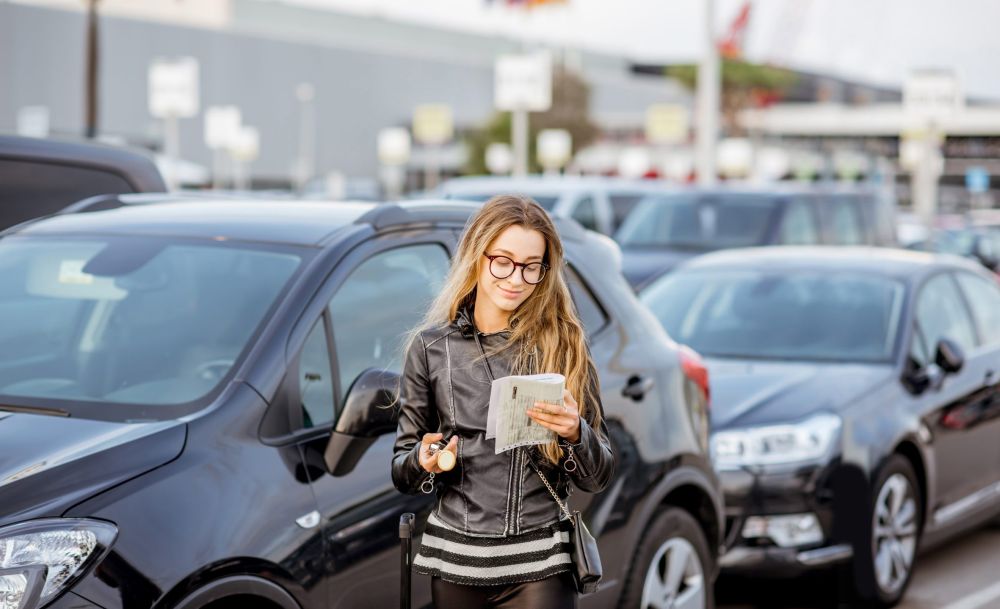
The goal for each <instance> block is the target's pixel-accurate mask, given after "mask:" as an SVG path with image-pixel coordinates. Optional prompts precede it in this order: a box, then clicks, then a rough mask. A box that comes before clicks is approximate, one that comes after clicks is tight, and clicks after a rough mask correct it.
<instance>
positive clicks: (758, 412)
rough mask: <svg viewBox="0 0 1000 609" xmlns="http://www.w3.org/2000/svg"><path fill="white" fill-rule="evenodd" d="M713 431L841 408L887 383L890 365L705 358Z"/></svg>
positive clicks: (890, 372) (780, 420)
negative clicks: (710, 396)
mask: <svg viewBox="0 0 1000 609" xmlns="http://www.w3.org/2000/svg"><path fill="white" fill-rule="evenodd" d="M705 363H706V366H707V367H708V379H709V387H710V389H711V395H712V403H711V413H712V429H713V430H715V431H718V430H720V429H726V428H731V427H754V426H758V425H771V424H776V423H786V422H792V421H797V420H801V419H804V418H807V417H809V416H810V415H812V414H815V413H818V412H838V411H840V410H842V409H844V408H846V407H847V406H850V405H851V404H853V403H854V402H855V401H856V399H857V397H858V396H859V395H862V394H864V393H865V392H866V391H868V390H870V389H872V388H873V387H875V386H877V385H879V384H881V383H884V382H886V381H888V380H889V379H890V378H891V377H892V367H891V366H889V365H888V364H841V363H830V364H827V363H801V362H766V361H760V360H739V359H720V358H712V357H708V358H705Z"/></svg>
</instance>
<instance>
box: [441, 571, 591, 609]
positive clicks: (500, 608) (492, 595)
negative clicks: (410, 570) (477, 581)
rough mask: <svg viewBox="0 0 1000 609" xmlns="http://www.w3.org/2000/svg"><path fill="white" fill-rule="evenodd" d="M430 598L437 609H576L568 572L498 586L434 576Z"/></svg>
mask: <svg viewBox="0 0 1000 609" xmlns="http://www.w3.org/2000/svg"><path fill="white" fill-rule="evenodd" d="M431 597H432V598H433V599H434V607H435V608H436V609H479V608H482V609H576V587H575V586H574V585H573V576H572V575H570V574H569V573H559V574H557V575H552V576H550V577H546V578H545V579H542V580H539V581H535V582H526V583H523V584H506V585H500V586H465V585H462V584H453V583H451V582H446V581H444V580H443V579H441V578H440V577H435V578H432V579H431Z"/></svg>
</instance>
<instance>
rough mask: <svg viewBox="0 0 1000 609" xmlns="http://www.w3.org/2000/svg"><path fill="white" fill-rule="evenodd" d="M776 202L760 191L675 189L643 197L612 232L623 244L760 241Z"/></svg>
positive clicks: (694, 245) (706, 245)
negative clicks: (715, 191)
mask: <svg viewBox="0 0 1000 609" xmlns="http://www.w3.org/2000/svg"><path fill="white" fill-rule="evenodd" d="M777 213H778V201H777V200H775V199H774V198H771V197H768V196H761V195H747V194H701V193H676V194H669V195H652V196H649V197H646V198H644V199H643V200H642V201H641V202H639V204H638V205H637V206H636V208H635V210H634V211H633V212H632V213H631V214H629V216H628V217H627V218H626V219H625V222H624V223H622V225H621V228H619V229H618V231H617V232H616V233H615V240H616V241H617V242H618V243H619V244H621V245H622V246H623V247H663V248H680V249H698V250H711V249H721V248H729V247H747V246H753V245H761V244H763V243H764V242H765V239H766V238H767V235H768V231H769V230H770V229H771V227H772V225H773V224H774V222H775V221H776V216H777Z"/></svg>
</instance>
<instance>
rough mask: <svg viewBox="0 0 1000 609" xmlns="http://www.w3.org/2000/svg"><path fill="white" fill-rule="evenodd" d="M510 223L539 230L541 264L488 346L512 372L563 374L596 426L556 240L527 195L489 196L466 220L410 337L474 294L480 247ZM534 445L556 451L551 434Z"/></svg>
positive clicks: (452, 313) (579, 331)
mask: <svg viewBox="0 0 1000 609" xmlns="http://www.w3.org/2000/svg"><path fill="white" fill-rule="evenodd" d="M515 225H517V226H521V227H523V228H525V229H529V230H536V231H538V232H540V233H541V234H542V236H543V237H544V238H545V255H544V257H543V261H544V262H545V263H546V264H547V265H548V266H549V269H548V271H547V272H546V273H545V277H544V278H543V279H542V281H541V282H540V283H539V284H537V285H536V286H535V289H534V291H533V292H532V293H531V294H530V295H529V296H528V298H527V299H526V300H525V301H524V302H523V303H521V304H520V305H519V306H518V307H517V309H515V310H514V311H513V312H512V313H511V316H510V321H509V327H510V330H511V334H510V338H509V339H508V340H507V342H506V344H505V345H503V346H501V347H500V348H499V349H496V350H494V351H492V352H491V353H498V352H505V351H509V350H512V351H513V353H512V357H511V358H510V361H511V362H512V364H511V368H512V370H513V372H514V373H515V374H537V373H541V372H557V373H559V374H562V375H563V376H565V377H566V388H567V389H569V390H570V392H572V394H573V396H574V397H575V398H576V400H577V404H578V405H579V408H580V416H581V417H583V418H584V419H585V420H587V421H588V422H589V423H590V425H591V426H592V427H593V428H594V429H595V430H600V428H601V411H600V408H598V407H597V399H598V396H597V395H594V391H595V387H597V386H598V383H597V378H596V372H595V371H594V369H593V365H592V364H591V362H590V356H589V353H588V351H587V345H586V342H585V333H584V330H583V324H581V323H580V319H579V317H577V315H576V310H575V308H574V307H573V301H572V297H571V296H570V292H569V288H568V287H567V285H566V279H565V275H564V271H563V245H562V241H561V240H560V239H559V234H558V233H557V232H556V228H555V225H553V223H552V220H551V219H550V218H549V216H548V214H546V213H545V210H543V209H542V207H541V206H540V205H538V203H536V202H535V201H533V200H531V199H530V198H528V197H523V196H518V195H499V196H496V197H493V198H492V199H490V200H489V201H487V202H486V204H485V205H483V207H482V209H480V211H479V212H478V213H477V214H476V215H475V216H474V217H473V218H472V219H471V220H470V222H469V224H468V225H467V227H466V229H465V232H464V233H463V234H462V239H461V241H460V243H459V246H458V251H457V252H456V254H455V257H454V259H453V260H452V264H451V269H450V271H449V273H448V277H447V278H446V279H445V283H444V287H443V288H442V289H441V292H440V293H439V294H438V296H437V298H435V300H434V302H433V303H432V304H431V306H430V309H429V310H428V312H427V315H426V317H425V318H424V321H423V323H422V324H421V325H420V326H419V327H418V328H416V329H415V330H414V333H413V335H412V336H411V337H410V341H412V340H413V339H414V338H415V337H416V335H417V334H418V333H419V332H421V331H422V330H424V329H427V328H433V327H440V326H441V325H443V324H448V323H451V322H452V321H453V320H455V318H456V317H457V316H458V313H459V309H460V308H461V307H462V306H463V305H466V304H468V303H469V302H471V301H472V299H474V298H475V291H476V286H477V284H478V281H479V276H480V273H481V272H482V269H483V265H485V264H489V262H488V260H487V258H486V257H485V256H484V255H483V254H484V253H485V252H486V250H487V248H488V247H489V246H490V244H491V243H493V241H494V239H496V238H497V236H499V235H500V233H502V232H503V231H504V230H506V229H507V228H509V227H511V226H515ZM410 341H408V342H410ZM598 433H599V432H598ZM541 449H542V453H543V454H544V455H545V457H546V459H548V460H549V461H550V462H551V463H553V464H556V463H558V462H559V460H560V458H561V457H562V452H563V451H562V449H561V448H560V446H559V443H558V441H553V442H551V443H549V444H546V445H544V446H542V447H541Z"/></svg>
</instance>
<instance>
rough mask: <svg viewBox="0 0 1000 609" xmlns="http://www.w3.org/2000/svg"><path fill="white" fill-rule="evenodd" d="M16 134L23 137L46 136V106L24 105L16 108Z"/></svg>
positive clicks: (47, 111) (47, 133) (47, 134)
mask: <svg viewBox="0 0 1000 609" xmlns="http://www.w3.org/2000/svg"><path fill="white" fill-rule="evenodd" d="M17 134H18V135H23V136H25V137H48V136H49V108H48V106H24V107H23V108H21V109H20V110H18V111H17Z"/></svg>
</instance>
